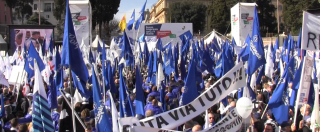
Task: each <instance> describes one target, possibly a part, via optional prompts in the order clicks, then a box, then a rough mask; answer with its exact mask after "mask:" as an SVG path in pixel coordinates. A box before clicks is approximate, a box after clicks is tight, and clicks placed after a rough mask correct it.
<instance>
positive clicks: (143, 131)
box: [130, 126, 181, 132]
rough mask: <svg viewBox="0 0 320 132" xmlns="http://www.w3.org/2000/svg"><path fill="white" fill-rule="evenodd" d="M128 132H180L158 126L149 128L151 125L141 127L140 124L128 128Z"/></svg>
mask: <svg viewBox="0 0 320 132" xmlns="http://www.w3.org/2000/svg"><path fill="white" fill-rule="evenodd" d="M130 132H181V131H175V130H166V129H159V128H151V127H142V126H134V127H133V128H132V129H130Z"/></svg>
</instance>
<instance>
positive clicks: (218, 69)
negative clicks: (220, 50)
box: [214, 55, 223, 78]
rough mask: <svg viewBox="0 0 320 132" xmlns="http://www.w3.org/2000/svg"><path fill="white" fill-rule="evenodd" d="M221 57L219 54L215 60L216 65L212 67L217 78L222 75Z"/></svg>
mask: <svg viewBox="0 0 320 132" xmlns="http://www.w3.org/2000/svg"><path fill="white" fill-rule="evenodd" d="M222 59H223V57H222V55H221V57H220V58H219V59H218V60H217V62H216V66H215V68H214V74H215V76H216V77H218V78H220V77H222Z"/></svg>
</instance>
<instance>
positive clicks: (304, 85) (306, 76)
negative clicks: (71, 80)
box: [296, 55, 314, 106]
mask: <svg viewBox="0 0 320 132" xmlns="http://www.w3.org/2000/svg"><path fill="white" fill-rule="evenodd" d="M313 61H314V59H313V57H311V56H309V55H306V56H305V57H304V62H303V67H302V73H301V79H300V86H299V90H298V94H297V100H296V105H297V106H301V105H303V104H307V103H308V96H309V91H310V83H311V81H312V79H311V75H312V69H313Z"/></svg>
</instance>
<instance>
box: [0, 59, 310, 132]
mask: <svg viewBox="0 0 320 132" xmlns="http://www.w3.org/2000/svg"><path fill="white" fill-rule="evenodd" d="M47 59H48V62H50V61H52V57H48V58H47ZM234 60H235V58H234ZM179 67H180V66H179ZM187 67H188V64H187V65H186V69H187ZM101 68H102V65H101V63H100V64H99V69H100V70H101ZM147 68H148V67H147V66H143V67H142V68H141V73H142V76H143V84H142V88H143V91H144V97H145V99H146V100H145V102H144V103H145V106H144V111H145V114H144V115H136V117H137V118H138V119H143V118H147V117H151V116H154V115H157V114H160V113H162V112H165V111H169V110H172V109H174V108H177V107H179V106H180V105H181V104H179V102H180V100H181V95H182V93H183V91H184V86H185V82H184V81H183V80H182V79H181V78H178V79H176V78H175V77H174V75H173V74H174V73H172V74H171V76H170V77H169V80H168V81H167V85H166V88H165V98H164V100H165V104H166V105H167V106H166V110H163V108H162V107H161V103H162V102H160V98H161V96H160V92H159V88H158V87H157V86H156V85H151V84H150V83H149V82H148V77H147V74H148V70H147ZM125 69H126V70H125V74H123V73H119V71H118V70H116V74H115V76H114V77H113V79H114V83H115V86H116V88H117V90H118V91H117V92H116V94H114V95H113V97H114V98H115V104H116V107H117V109H118V111H119V77H120V76H121V75H120V74H123V75H122V76H123V77H124V78H125V83H126V86H127V88H128V94H129V96H130V99H131V101H132V102H133V106H134V107H135V98H136V88H135V81H136V73H135V69H134V68H125ZM179 70H180V68H179ZM65 71H68V70H67V69H65ZM258 72H259V71H256V73H255V74H254V75H253V76H257V74H258ZM279 74H280V73H279V71H275V72H274V76H279ZM51 76H53V74H52V75H51ZM101 76H102V74H100V75H99V77H100V78H101ZM202 78H203V80H204V82H203V83H201V82H200V83H197V89H198V92H199V94H201V93H202V92H204V91H205V90H206V89H208V88H210V86H212V85H213V84H214V83H215V82H216V81H217V80H218V79H219V78H217V77H215V75H214V74H210V73H208V74H203V75H202ZM274 79H275V78H268V77H266V76H263V77H262V78H261V81H257V82H259V83H257V84H256V85H255V87H254V88H253V90H254V92H255V94H256V99H254V101H253V104H254V108H253V111H252V113H251V121H250V122H249V123H248V124H245V123H244V125H243V127H241V129H239V131H249V132H278V131H280V130H281V131H286V132H291V131H298V132H299V131H301V132H302V131H303V132H308V131H311V129H310V116H311V112H312V111H311V110H312V107H311V106H310V105H309V104H307V105H304V106H302V107H301V108H300V110H299V111H298V116H297V119H294V114H293V113H294V109H293V108H290V110H289V111H283V112H288V113H289V116H290V119H289V121H288V122H286V123H283V124H281V125H279V124H278V123H277V122H276V121H275V119H274V117H273V113H272V111H271V110H270V109H269V108H268V107H267V104H268V102H269V99H270V98H271V97H272V93H273V91H274V90H275V88H276V84H275V80H274ZM33 83H34V80H33V79H31V80H30V82H27V83H25V85H18V86H13V85H10V87H5V86H2V90H1V94H3V97H4V99H3V101H4V109H5V115H4V116H3V117H2V123H1V124H2V129H3V130H4V131H6V132H11V131H12V132H13V131H19V132H28V131H32V106H33V102H32V99H33V95H32V89H33V86H34V84H33ZM44 83H45V89H46V91H47V92H49V90H48V87H51V86H52V84H47V83H46V82H44ZM70 84H72V83H71V82H70V80H69V77H68V76H65V77H64V83H63V88H62V89H63V90H62V91H61V92H62V93H61V94H64V95H65V97H66V98H64V97H63V96H62V95H60V96H58V98H57V102H58V108H56V109H54V110H52V112H51V113H52V119H53V121H54V127H55V130H56V131H61V130H69V131H72V130H73V125H72V122H67V123H66V122H64V124H61V120H62V119H64V118H65V116H66V115H65V112H66V111H65V109H69V110H67V111H69V112H70V110H71V108H70V107H69V105H67V101H68V102H71V98H72V97H73V96H74V95H75V93H76V90H75V89H76V88H74V87H73V86H72V87H71V86H70ZM291 88H292V83H289V87H288V90H289V91H290V89H291ZM87 89H89V90H92V85H91V84H90V81H88V82H87ZM17 90H18V91H17ZM48 94H49V93H48ZM290 94H291V93H289V96H291V95H290ZM104 95H106V101H105V102H106V103H105V106H106V109H107V111H108V113H107V114H109V117H110V122H111V117H112V115H111V112H110V97H109V96H108V94H103V93H102V94H101V96H104ZM65 99H67V100H65ZM237 100H238V91H234V92H232V93H230V94H229V95H228V97H227V103H226V104H224V103H222V102H219V103H216V104H214V105H213V106H212V107H211V108H209V109H208V110H207V111H208V114H207V116H206V114H205V112H204V113H203V114H201V115H197V116H196V117H195V118H193V119H192V120H189V121H185V123H184V124H182V125H181V126H177V129H176V130H179V131H200V130H204V129H206V128H208V127H211V126H214V125H215V124H216V123H217V122H219V121H220V120H221V119H222V118H223V117H224V116H225V115H226V114H228V112H230V111H231V110H233V109H234V108H235V107H236V101H237ZM93 105H94V104H93V99H92V97H90V98H84V97H83V98H82V100H81V101H80V102H76V103H75V104H74V105H73V106H72V109H74V111H75V113H77V114H78V115H79V116H80V121H79V120H77V119H76V123H75V124H76V130H77V131H78V132H82V131H83V132H91V131H95V120H94V117H95V115H94V112H93V109H94V107H93ZM68 107H69V108H68ZM69 114H70V113H69ZM62 116H64V117H62ZM67 116H68V115H67ZM69 116H70V115H69ZM205 117H207V119H205ZM294 121H295V123H294ZM80 122H83V123H84V124H85V126H86V128H84V127H83V126H82V125H81V123H80ZM206 122H207V123H208V124H209V125H208V126H207V127H206V126H205V123H206ZM124 131H126V129H124Z"/></svg>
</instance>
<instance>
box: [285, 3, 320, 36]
mask: <svg viewBox="0 0 320 132" xmlns="http://www.w3.org/2000/svg"><path fill="white" fill-rule="evenodd" d="M281 3H282V4H283V12H282V13H283V20H284V26H285V29H286V30H288V31H290V33H291V34H292V35H298V34H299V30H300V28H301V27H302V16H303V10H307V9H315V8H320V4H319V3H318V1H316V0H281Z"/></svg>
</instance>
